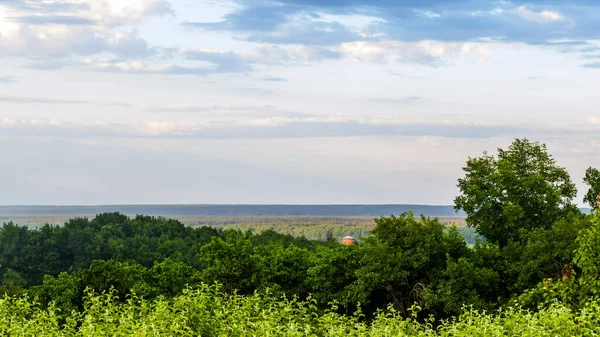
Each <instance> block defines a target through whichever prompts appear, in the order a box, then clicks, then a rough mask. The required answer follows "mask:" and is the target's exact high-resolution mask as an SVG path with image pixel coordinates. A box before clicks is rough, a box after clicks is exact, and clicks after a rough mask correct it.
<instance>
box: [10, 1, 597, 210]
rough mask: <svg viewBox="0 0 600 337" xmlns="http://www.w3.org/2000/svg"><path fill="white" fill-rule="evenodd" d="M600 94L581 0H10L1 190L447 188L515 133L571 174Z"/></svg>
mask: <svg viewBox="0 0 600 337" xmlns="http://www.w3.org/2000/svg"><path fill="white" fill-rule="evenodd" d="M598 92H600V2H598V1H592V0H576V1H560V0H554V1H542V0H537V1H464V0H450V1H441V0H423V1H416V0H408V1H391V0H375V1H366V0H329V1H328V0H325V1H321V0H319V1H317V0H280V1H267V0H251V1H216V0H206V1H192V0H95V1H92V0H63V1H50V0H32V1H29V0H4V1H0V155H1V156H2V158H3V161H2V162H3V164H4V165H1V168H0V186H1V187H2V192H3V193H0V204H115V203H304V204H307V203H427V204H450V203H451V202H452V199H453V197H454V196H455V195H456V193H457V190H456V187H455V185H456V181H457V179H458V178H460V177H461V175H462V173H461V167H462V166H463V165H464V163H465V161H466V159H467V158H468V157H469V156H477V155H479V154H481V153H482V152H483V151H484V150H487V151H494V149H496V148H498V147H505V146H507V145H508V144H510V142H511V140H512V139H514V138H517V137H528V138H530V139H533V140H539V141H543V142H546V143H547V144H548V147H549V149H550V151H551V152H552V153H553V154H554V155H555V157H556V159H557V160H558V162H559V164H561V165H563V166H565V167H567V168H568V169H569V171H570V172H571V175H572V177H573V180H574V181H575V182H576V183H578V184H579V183H580V181H581V178H582V175H583V173H584V171H585V169H586V168H587V167H588V166H596V167H599V166H600V156H599V155H600V141H598V140H597V139H598V138H597V134H598V131H600V112H599V110H598V107H600V95H598ZM579 187H580V192H584V187H583V186H582V185H581V184H579Z"/></svg>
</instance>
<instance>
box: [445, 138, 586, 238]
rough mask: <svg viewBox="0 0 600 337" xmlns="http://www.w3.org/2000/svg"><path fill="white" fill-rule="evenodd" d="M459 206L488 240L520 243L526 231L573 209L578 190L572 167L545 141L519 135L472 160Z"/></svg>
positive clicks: (460, 182)
mask: <svg viewBox="0 0 600 337" xmlns="http://www.w3.org/2000/svg"><path fill="white" fill-rule="evenodd" d="M463 170H464V171H465V173H466V174H465V177H464V178H462V179H459V180H458V188H459V189H460V192H461V195H460V196H458V197H456V199H455V200H454V202H455V209H456V210H464V211H465V212H466V213H467V219H466V221H467V224H468V225H469V226H471V227H473V228H475V229H476V230H477V232H478V233H479V234H481V235H483V236H484V237H485V238H486V239H487V240H490V241H491V242H495V243H498V244H499V245H500V246H505V245H506V244H507V243H508V242H510V241H520V234H519V232H520V231H521V230H532V229H535V228H544V229H549V228H551V227H552V226H553V225H554V224H555V223H556V222H557V221H558V220H560V219H563V218H565V217H566V216H567V215H568V214H569V213H570V212H578V209H577V207H576V206H575V205H574V204H573V203H572V200H573V198H574V197H575V195H576V194H577V190H576V188H575V184H573V183H572V182H571V178H570V177H569V174H568V172H567V170H566V169H565V168H563V167H560V166H558V165H557V164H556V162H555V160H554V158H553V157H552V156H551V155H550V154H548V151H547V148H546V145H545V144H541V143H539V142H531V141H529V140H527V139H516V140H515V141H514V142H513V143H512V144H511V145H510V147H509V148H508V150H503V149H498V153H497V155H496V156H493V155H488V154H487V153H485V152H484V154H483V156H481V157H477V158H469V159H468V161H467V165H466V167H464V168H463Z"/></svg>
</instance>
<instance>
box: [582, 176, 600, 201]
mask: <svg viewBox="0 0 600 337" xmlns="http://www.w3.org/2000/svg"><path fill="white" fill-rule="evenodd" d="M583 182H584V183H586V184H587V185H588V186H589V187H590V188H589V189H588V191H587V193H586V194H585V197H584V198H583V201H584V202H586V203H588V204H589V205H590V207H592V208H596V207H598V205H597V203H598V194H599V193H600V170H598V169H597V168H593V167H590V168H588V169H587V170H585V177H584V178H583Z"/></svg>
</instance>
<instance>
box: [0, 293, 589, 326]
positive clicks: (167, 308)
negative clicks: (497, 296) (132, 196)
mask: <svg viewBox="0 0 600 337" xmlns="http://www.w3.org/2000/svg"><path fill="white" fill-rule="evenodd" d="M317 304H318V303H316V302H315V301H314V300H312V299H308V300H306V301H299V300H297V299H295V298H286V297H277V296H273V295H272V294H271V293H270V292H269V291H268V290H266V291H265V292H261V293H254V294H250V295H247V296H240V295H231V294H226V293H224V292H222V291H221V290H220V288H219V287H218V286H208V285H201V286H200V287H199V288H197V289H185V290H184V291H183V293H182V294H181V295H179V296H177V297H175V298H172V299H165V298H158V299H155V300H146V299H143V298H140V297H139V296H137V295H131V296H130V297H129V299H128V300H127V301H126V302H119V301H117V300H116V298H115V294H114V292H112V291H108V292H105V293H103V294H94V293H92V292H87V293H86V295H85V298H84V310H83V312H81V313H78V312H72V313H69V314H67V315H66V317H64V318H63V317H62V316H61V315H59V314H60V312H59V310H58V309H57V308H56V307H55V306H54V305H53V304H51V305H50V306H49V307H48V308H47V309H41V308H40V307H39V306H38V305H37V303H36V302H35V301H32V300H31V298H28V297H20V298H19V297H13V298H10V297H9V298H4V299H0V312H1V313H2V315H0V335H2V336H65V337H66V336H73V337H74V336H340V337H341V336H373V337H375V336H377V337H381V336H384V337H385V336H389V337H392V336H394V337H395V336H417V337H418V336H422V337H434V336H440V337H441V336H443V337H450V336H532V337H533V336H536V337H537V336H595V335H597V334H599V333H600V305H599V303H598V302H595V301H589V302H587V303H586V304H585V306H584V307H583V308H582V309H581V310H578V311H573V310H570V309H569V308H567V307H565V306H564V305H562V304H560V303H557V302H556V303H552V304H551V305H549V306H548V307H546V308H543V309H541V310H539V311H538V312H531V311H526V310H522V309H520V308H518V307H508V308H506V309H504V310H502V311H500V312H498V313H496V314H490V313H486V312H482V311H478V310H475V309H472V308H468V307H466V308H464V310H463V311H462V312H461V314H460V315H459V316H458V317H456V318H454V319H451V320H448V321H442V322H435V321H433V320H431V319H428V320H426V321H425V322H423V323H418V322H417V321H415V320H414V318H415V317H416V316H417V315H418V311H419V308H418V307H414V306H413V307H412V308H411V310H410V311H409V312H411V317H408V318H404V317H402V316H400V315H399V314H398V312H397V311H395V310H394V309H393V308H387V309H386V310H385V311H378V312H377V313H376V314H375V315H374V317H373V319H372V320H371V321H366V320H365V319H364V316H363V315H362V313H361V312H360V311H357V312H355V313H353V314H350V315H341V314H338V313H337V312H336V306H335V304H332V305H331V306H330V307H329V308H328V309H326V310H320V309H319V308H318V307H319V306H318V305H317ZM433 323H436V324H437V326H434V324H433Z"/></svg>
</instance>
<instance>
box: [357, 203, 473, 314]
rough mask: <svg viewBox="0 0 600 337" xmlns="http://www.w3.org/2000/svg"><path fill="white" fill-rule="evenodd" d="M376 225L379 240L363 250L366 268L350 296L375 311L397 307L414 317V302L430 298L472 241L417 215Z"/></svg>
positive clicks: (374, 239)
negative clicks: (411, 311) (448, 267)
mask: <svg viewBox="0 0 600 337" xmlns="http://www.w3.org/2000/svg"><path fill="white" fill-rule="evenodd" d="M375 222H376V224H377V225H376V227H375V228H374V229H373V231H372V234H373V235H372V236H370V237H368V238H366V239H365V240H364V243H363V244H362V245H361V246H360V252H359V254H360V256H359V259H360V260H359V262H358V264H359V266H360V267H358V269H357V270H356V271H355V275H356V281H355V282H353V283H352V284H351V285H350V286H349V287H348V291H349V296H350V298H352V301H353V302H354V303H358V302H360V303H362V304H367V305H368V307H367V308H369V309H371V310H374V309H376V308H380V309H383V308H385V307H386V306H387V305H388V304H389V303H393V305H394V306H395V307H396V308H397V309H399V310H400V311H401V312H402V313H403V314H408V308H410V306H411V305H412V304H413V303H414V302H423V300H424V298H426V297H427V293H428V292H429V291H430V285H431V284H433V283H434V282H435V281H436V279H437V278H438V277H439V276H440V275H441V274H442V273H443V271H444V270H445V269H446V265H447V263H448V261H454V260H456V259H458V258H460V257H462V256H463V255H464V254H465V253H466V252H467V247H466V242H465V241H464V239H462V238H461V237H460V234H458V232H457V231H456V230H451V231H445V226H444V225H442V224H441V223H440V222H439V221H438V220H437V219H431V218H425V217H421V219H420V220H416V219H415V217H414V215H413V214H412V213H411V212H409V213H405V214H402V215H400V216H398V217H396V216H390V217H382V218H379V219H376V220H375Z"/></svg>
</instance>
